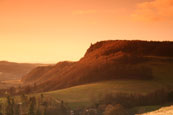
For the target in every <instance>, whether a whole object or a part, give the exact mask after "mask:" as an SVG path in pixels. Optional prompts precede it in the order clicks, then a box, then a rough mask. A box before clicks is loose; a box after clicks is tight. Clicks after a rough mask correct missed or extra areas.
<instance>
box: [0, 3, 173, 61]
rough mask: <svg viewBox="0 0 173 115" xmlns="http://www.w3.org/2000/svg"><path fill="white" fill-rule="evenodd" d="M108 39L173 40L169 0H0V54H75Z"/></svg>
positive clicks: (30, 57) (16, 57)
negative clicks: (92, 44)
mask: <svg viewBox="0 0 173 115" xmlns="http://www.w3.org/2000/svg"><path fill="white" fill-rule="evenodd" d="M109 39H113V40H115V39H140V40H161V41H165V40H169V41H171V40H173V1H172V0H125V1H122V0H0V60H8V61H15V62H33V63H35V62H36V63H40V62H41V63H56V62H58V61H62V60H71V61H76V60H79V59H80V58H81V57H82V56H83V55H84V53H85V51H86V49H87V48H88V47H89V45H90V44H91V43H95V42H97V41H101V40H109Z"/></svg>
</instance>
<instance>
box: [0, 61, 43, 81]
mask: <svg viewBox="0 0 173 115" xmlns="http://www.w3.org/2000/svg"><path fill="white" fill-rule="evenodd" d="M40 65H42V64H28V63H15V62H7V61H0V81H4V80H20V79H21V77H22V76H24V75H25V74H27V73H28V72H30V71H31V70H32V69H34V68H35V67H37V66H40Z"/></svg>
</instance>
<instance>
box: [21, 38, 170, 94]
mask: <svg viewBox="0 0 173 115" xmlns="http://www.w3.org/2000/svg"><path fill="white" fill-rule="evenodd" d="M172 51H173V42H155V41H150V42H149V41H128V40H110V41H101V42H97V43H95V44H93V45H91V46H90V48H89V49H88V50H87V52H86V54H85V55H84V57H83V58H81V59H80V60H79V61H77V62H60V63H57V64H56V65H55V66H52V67H42V68H36V69H34V70H33V71H31V72H30V73H29V74H28V75H25V76H24V77H23V78H22V81H23V82H24V83H25V84H27V83H36V84H37V85H38V89H37V90H40V91H48V90H55V89H62V88H66V87H71V86H75V85H79V84H86V83H91V82H97V81H105V80H111V79H140V80H151V79H153V74H152V68H150V67H149V66H147V64H146V63H147V62H159V63H160V62H164V63H169V62H172V58H173V53H172ZM40 87H41V88H40Z"/></svg>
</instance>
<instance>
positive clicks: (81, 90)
mask: <svg viewBox="0 0 173 115" xmlns="http://www.w3.org/2000/svg"><path fill="white" fill-rule="evenodd" d="M146 65H147V66H149V67H151V68H152V71H153V76H154V79H153V80H112V81H103V82H96V83H90V84H84V85H79V86H75V87H71V88H66V89H61V90H56V91H51V92H45V93H43V94H44V96H49V97H52V98H53V99H55V100H63V101H64V102H65V103H66V104H67V105H68V106H69V107H70V108H72V109H73V108H78V107H83V106H84V107H86V106H91V105H92V104H94V103H95V102H97V101H98V100H99V99H101V98H102V97H103V96H104V95H106V94H110V93H113V94H116V93H130V94H132V93H135V94H144V95H145V94H148V93H151V92H153V91H156V90H159V89H162V88H164V89H168V90H172V89H173V84H172V83H173V71H172V69H173V64H172V63H169V64H168V63H166V64H165V63H153V62H152V63H147V64H146ZM30 96H40V93H38V94H31V95H30ZM1 100H2V99H1Z"/></svg>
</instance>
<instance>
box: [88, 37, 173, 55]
mask: <svg viewBox="0 0 173 115" xmlns="http://www.w3.org/2000/svg"><path fill="white" fill-rule="evenodd" d="M97 50H100V51H99V55H103V56H104V55H110V54H113V53H117V52H124V53H129V54H133V55H141V56H165V57H173V53H172V51H173V42H167V41H165V42H154V41H137V40H136V41H129V40H123V41H122V40H116V41H101V42H97V43H96V44H94V45H91V47H90V48H89V49H88V50H87V52H86V54H85V55H86V56H87V55H89V54H90V53H94V52H97ZM101 50H102V51H101Z"/></svg>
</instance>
